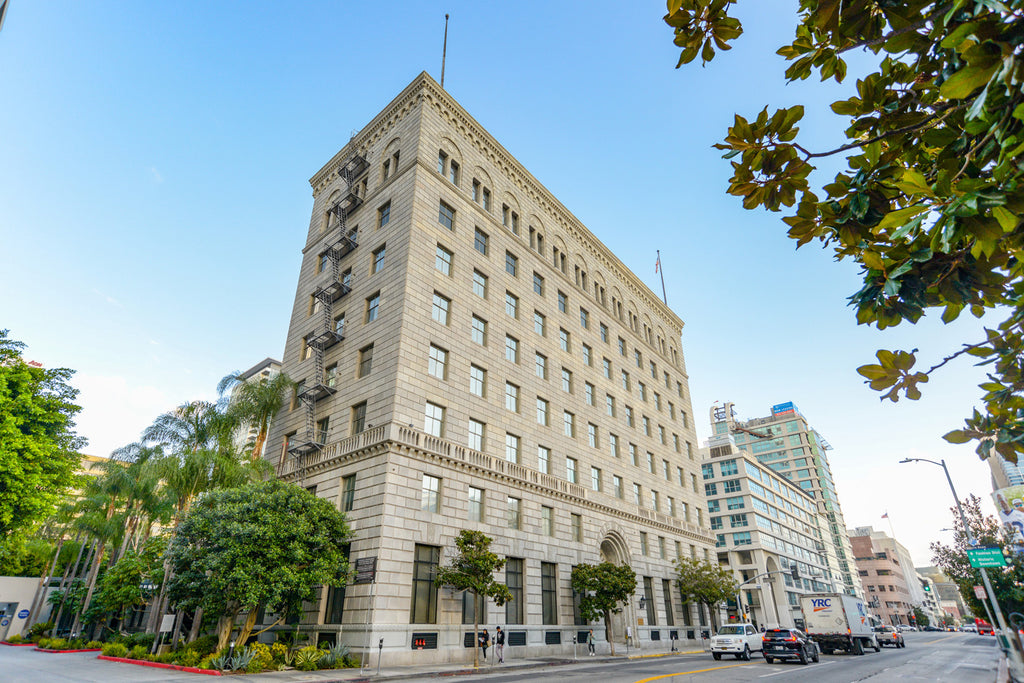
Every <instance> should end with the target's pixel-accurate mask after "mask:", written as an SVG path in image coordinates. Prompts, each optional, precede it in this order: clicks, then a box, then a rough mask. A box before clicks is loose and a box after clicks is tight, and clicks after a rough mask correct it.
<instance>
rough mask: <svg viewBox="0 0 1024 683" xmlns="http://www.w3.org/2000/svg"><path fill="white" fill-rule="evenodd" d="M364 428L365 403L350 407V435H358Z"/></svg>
mask: <svg viewBox="0 0 1024 683" xmlns="http://www.w3.org/2000/svg"><path fill="white" fill-rule="evenodd" d="M365 426H366V401H363V402H362V403H357V404H356V405H354V406H352V433H353V434H358V433H359V432H361V431H363V429H365Z"/></svg>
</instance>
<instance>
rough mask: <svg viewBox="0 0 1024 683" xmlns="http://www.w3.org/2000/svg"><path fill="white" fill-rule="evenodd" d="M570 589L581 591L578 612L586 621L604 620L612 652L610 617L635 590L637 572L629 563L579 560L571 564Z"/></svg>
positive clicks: (613, 650) (620, 608)
mask: <svg viewBox="0 0 1024 683" xmlns="http://www.w3.org/2000/svg"><path fill="white" fill-rule="evenodd" d="M572 589H573V590H574V591H576V592H577V593H578V594H579V595H580V616H582V617H583V618H584V619H586V620H587V621H594V620H596V619H597V618H598V617H601V619H603V620H604V632H605V634H606V637H607V638H608V645H609V646H610V647H611V653H612V654H613V655H614V654H615V642H614V641H613V640H612V637H611V633H612V626H611V620H612V615H613V614H618V613H619V612H621V611H622V607H621V605H622V604H623V603H625V602H627V601H628V600H629V598H630V596H631V595H633V592H634V591H635V590H636V572H634V571H633V569H632V567H629V566H628V565H615V564H612V563H611V562H602V563H601V564H579V565H576V566H575V567H573V568H572Z"/></svg>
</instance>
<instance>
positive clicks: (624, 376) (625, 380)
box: [622, 370, 629, 391]
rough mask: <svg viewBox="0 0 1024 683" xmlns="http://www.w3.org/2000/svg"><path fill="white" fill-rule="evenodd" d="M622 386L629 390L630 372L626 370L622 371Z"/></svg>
mask: <svg viewBox="0 0 1024 683" xmlns="http://www.w3.org/2000/svg"><path fill="white" fill-rule="evenodd" d="M622 388H623V389H625V390H626V391H629V373H628V372H626V371H625V370H623V371H622Z"/></svg>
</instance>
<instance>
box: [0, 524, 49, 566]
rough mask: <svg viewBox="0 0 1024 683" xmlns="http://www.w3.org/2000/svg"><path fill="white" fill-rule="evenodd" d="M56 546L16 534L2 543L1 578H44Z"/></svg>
mask: <svg viewBox="0 0 1024 683" xmlns="http://www.w3.org/2000/svg"><path fill="white" fill-rule="evenodd" d="M54 549H55V545H54V544H53V543H52V542H50V541H48V540H47V539H45V538H32V537H28V536H27V535H26V534H25V533H23V532H22V533H16V534H12V535H11V536H8V537H7V538H6V539H4V540H2V541H0V576H43V575H44V574H45V573H46V571H47V568H48V567H49V565H50V558H51V557H52V556H53V554H54Z"/></svg>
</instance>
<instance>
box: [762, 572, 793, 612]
mask: <svg viewBox="0 0 1024 683" xmlns="http://www.w3.org/2000/svg"><path fill="white" fill-rule="evenodd" d="M765 569H766V570H767V571H770V572H777V571H779V564H778V562H777V561H776V560H775V558H774V557H772V556H771V555H768V556H767V557H766V558H765ZM765 579H771V580H765V581H762V582H761V604H762V605H764V609H765V615H764V619H765V623H766V624H770V625H774V626H777V627H778V628H788V627H792V626H793V617H792V615H791V614H790V612H789V604H788V603H781V604H780V602H779V598H782V599H783V600H785V599H786V590H785V588H784V584H783V581H782V576H781V575H780V574H772V575H771V576H767V577H765ZM776 584H778V586H779V587H780V589H779V590H776Z"/></svg>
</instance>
